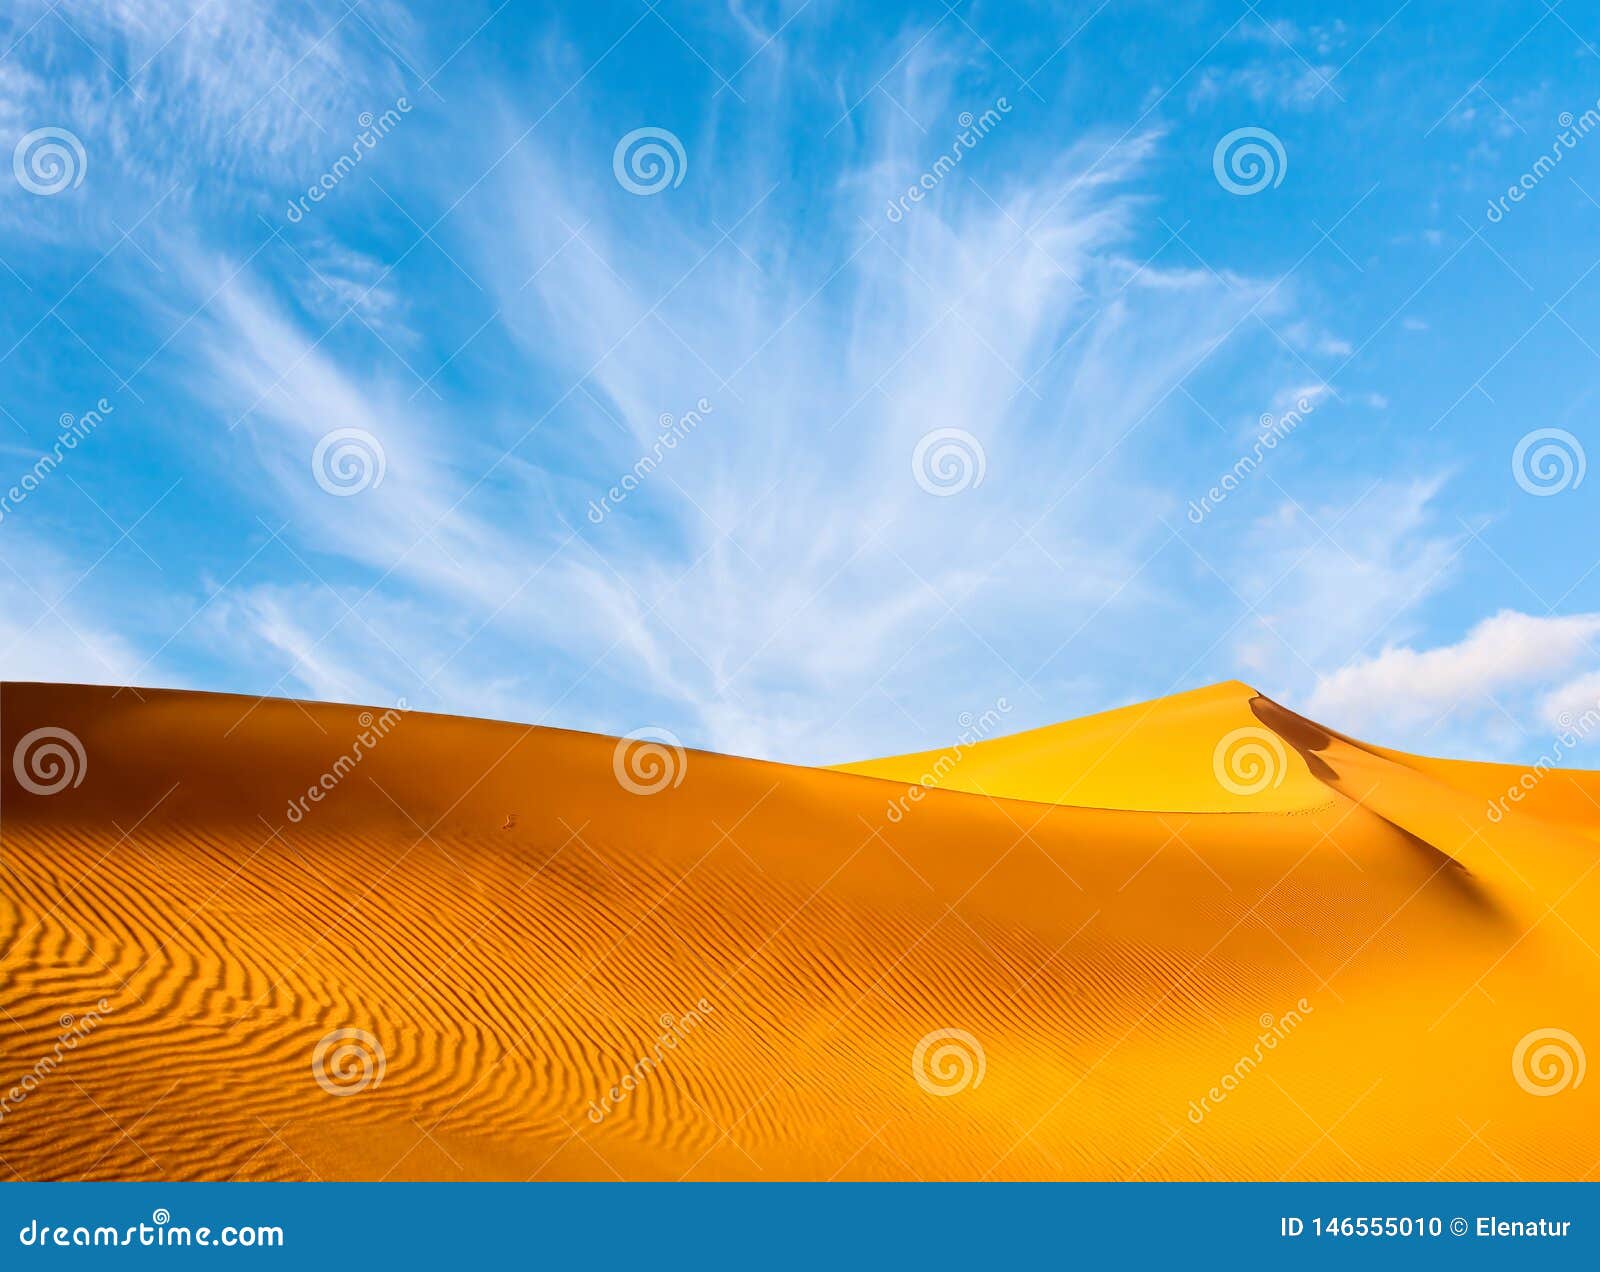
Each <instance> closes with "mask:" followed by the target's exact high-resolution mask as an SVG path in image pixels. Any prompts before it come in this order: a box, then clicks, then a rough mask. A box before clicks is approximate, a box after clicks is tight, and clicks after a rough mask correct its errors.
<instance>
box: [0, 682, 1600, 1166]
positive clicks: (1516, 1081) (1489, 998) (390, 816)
mask: <svg viewBox="0 0 1600 1272" xmlns="http://www.w3.org/2000/svg"><path fill="white" fill-rule="evenodd" d="M40 730H47V731H49V732H46V733H39V732H38V731H40ZM0 735H3V745H4V750H3V755H0V760H3V770H4V771H3V786H0V1174H4V1175H5V1176H6V1177H14V1178H25V1179H165V1178H172V1179H234V1178H237V1179H407V1178H423V1179H458V1178H471V1179H478V1178H488V1179H589V1178H593V1179H612V1178H623V1179H680V1178H687V1179H832V1178H839V1179H855V1178H862V1179H952V1178H954V1179H978V1178H993V1179H1132V1178H1139V1179H1282V1178H1287V1179H1435V1178H1437V1179H1583V1178H1588V1179H1593V1178H1595V1177H1596V1174H1597V1170H1600V1094H1597V1093H1600V1080H1597V1079H1592V1078H1591V1079H1589V1080H1587V1081H1585V1080H1583V1079H1584V1076H1585V1070H1586V1067H1587V1056H1586V1055H1585V1053H1584V1050H1583V1049H1584V1047H1586V1046H1587V1047H1590V1048H1600V994H1597V993H1596V986H1597V985H1600V871H1597V870H1596V866H1597V865H1600V844H1597V842H1596V835H1597V831H1600V775H1596V774H1593V773H1576V772H1572V773H1568V772H1549V773H1542V774H1541V773H1534V774H1532V775H1531V779H1532V781H1531V789H1528V790H1527V791H1526V793H1525V795H1524V798H1522V799H1521V800H1520V801H1510V800H1506V799H1505V798H1504V797H1505V795H1506V792H1507V791H1508V790H1509V789H1511V788H1513V787H1516V788H1518V789H1519V790H1521V789H1522V787H1523V786H1527V785H1528V782H1527V780H1525V779H1526V778H1527V777H1528V776H1529V775H1527V774H1525V773H1524V771H1523V770H1519V769H1516V768H1509V767H1504V766H1498V765H1489V764H1470V763H1461V762H1454V761H1448V760H1432V759H1424V758H1419V757H1413V756H1408V755H1404V754H1401V753H1399V752H1393V751H1388V750H1384V749H1382V748H1379V747H1374V746H1369V745H1367V744H1364V743H1361V742H1357V741H1355V740H1353V739H1350V738H1347V737H1344V736H1342V735H1340V734H1338V733H1335V732H1333V731H1331V730H1330V729H1327V728H1324V727H1322V726H1320V725H1318V724H1313V723H1311V722H1309V721H1306V720H1303V719H1302V718H1300V717H1298V716H1296V715H1294V714H1292V713H1290V712H1288V711H1286V710H1284V709H1283V708H1281V707H1278V706H1276V705H1275V704H1273V703H1271V702H1270V701H1268V700H1267V699H1265V698H1263V697H1260V696H1259V695H1257V694H1256V693H1255V692H1254V691H1253V690H1251V689H1250V688H1249V687H1247V686H1244V685H1239V684H1231V683H1230V684H1224V685H1218V686H1213V687H1212V688H1209V689H1205V690H1199V691H1196V692H1194V693H1190V694H1184V695H1179V696H1178V697H1175V698H1170V699H1164V700H1160V701H1156V702H1152V703H1147V704H1143V705H1140V706H1136V707H1131V708H1126V709H1124V710H1123V711H1119V712H1111V713H1107V714H1105V715H1101V716H1095V717H1091V718H1089V719H1086V720H1082V721H1076V722H1071V723H1068V724H1063V725H1060V726H1056V727H1055V728H1051V729H1043V730H1037V731H1034V732H1031V733H1024V734H1018V735H1015V736H1012V737H996V738H993V739H991V740H988V741H981V742H977V743H975V744H973V745H970V746H963V747H961V748H959V750H956V749H954V748H953V749H952V751H951V752H946V753H943V754H942V755H941V754H928V755H913V756H905V757H896V758H892V759H886V760H876V761H868V762H865V763H861V764H853V765H847V766H845V767H844V768H841V769H834V770H827V769H804V768H794V767H788V766H783V765H776V764H769V763H763V762H759V761H754V760H748V759H738V758H731V757H726V756H719V755H713V754H706V753H702V752H697V751H689V752H675V751H672V750H671V749H666V750H661V751H657V752H650V751H649V750H647V749H641V746H640V744H638V743H634V744H631V745H630V744H619V742H618V740H617V739H615V738H609V737H603V736H598V735H590V734H581V733H571V732H564V731H559V730H552V729H542V728H528V727H525V726H522V725H511V724H501V723H494V722H486V721H480V720H466V719H457V718H453V717H445V716H428V715H422V714H418V713H406V714H404V715H403V716H388V717H386V716H384V714H383V712H382V709H381V708H372V709H368V710H363V709H361V708H356V707H345V706H328V705H319V704H314V703H297V702H290V701H283V700H274V699H269V700H264V701H256V700H254V699H250V698H238V697H232V696H226V695H213V694H195V693H178V692H170V691H153V690H139V691H137V692H135V691H133V690H127V689H124V690H120V691H119V690H114V689H110V688H91V687H77V686H62V685H36V684H10V685H6V686H4V687H3V688H0ZM63 735H65V736H63ZM363 735H365V737H366V738H367V739H369V742H368V743H365V744H363V743H362V742H361V741H360V739H361V738H362V736H363ZM67 739H70V740H67ZM52 746H54V747H55V748H56V749H55V750H54V751H52V750H51V749H50V748H51V747H52ZM352 754H353V755H355V756H356V757H357V758H355V759H354V760H352V759H351V758H350V757H351V756H352ZM341 757H344V758H343V759H342V760H341ZM952 757H953V758H952ZM52 764H53V765H54V767H52ZM23 778H26V781H24V780H23ZM1519 784H1520V785H1519ZM312 787H316V788H317V791H318V794H319V796H320V798H319V799H316V800H311V799H309V798H307V792H308V790H309V789H310V788H312ZM657 788H659V789H657ZM297 798H299V799H301V800H302V804H301V805H300V806H298V807H299V809H300V811H299V813H298V815H292V814H293V813H294V811H295V809H296V807H297V806H296V805H294V804H293V801H294V800H296V799H297ZM1497 800H1499V801H1501V805H1502V806H1503V807H1502V810H1501V811H1500V812H1499V813H1498V814H1496V815H1491V811H1490V810H1491V808H1492V807H1493V806H1494V802H1495V801H1497Z"/></svg>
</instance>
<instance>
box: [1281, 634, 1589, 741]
mask: <svg viewBox="0 0 1600 1272" xmlns="http://www.w3.org/2000/svg"><path fill="white" fill-rule="evenodd" d="M1597 640H1600V614H1571V615H1565V616H1561V617H1542V618H1541V617H1538V616H1535V615H1531V614H1522V613H1518V612H1517V611H1515V610H1502V611H1501V612H1500V613H1498V614H1495V615H1494V616H1493V617H1491V618H1487V619H1484V620H1483V621H1482V622H1480V623H1479V624H1477V625H1476V626H1475V627H1473V628H1472V629H1471V630H1470V631H1469V632H1468V633H1467V634H1466V635H1465V636H1464V637H1463V638H1462V639H1461V640H1460V641H1458V642H1456V643H1455V644H1453V645H1442V646H1437V647H1435V648H1432V649H1417V648H1413V647H1412V646H1409V645H1389V646H1386V647H1385V648H1384V649H1383V651H1382V652H1381V653H1378V654H1376V655H1373V656H1371V657H1367V658H1361V659H1358V660H1356V661H1354V662H1352V663H1350V664H1349V665H1347V666H1345V667H1343V668H1341V669H1340V670H1338V671H1336V672H1333V673H1331V674H1329V675H1327V676H1324V677H1322V678H1320V679H1319V680H1318V682H1317V685H1316V688H1315V689H1314V690H1313V691H1312V693H1311V695H1310V696H1309V698H1308V699H1307V702H1306V708H1307V711H1308V712H1309V713H1310V714H1311V715H1313V716H1316V717H1318V718H1319V719H1323V720H1325V721H1326V722H1327V723H1329V724H1332V725H1336V726H1338V727H1349V728H1357V727H1363V726H1366V725H1368V724H1371V725H1379V724H1381V725H1384V726H1387V727H1391V728H1392V727H1401V728H1408V729H1414V728H1415V727H1416V726H1432V725H1435V724H1436V723H1437V722H1439V721H1441V720H1446V719H1450V718H1455V719H1457V720H1458V721H1459V720H1460V719H1462V718H1464V717H1481V716H1484V715H1489V714H1495V713H1502V714H1505V715H1509V716H1510V717H1511V718H1512V719H1513V720H1517V721H1518V722H1519V723H1520V722H1521V720H1523V719H1527V720H1529V721H1533V720H1536V719H1537V720H1541V721H1542V722H1543V723H1545V724H1550V723H1554V722H1555V720H1556V717H1557V715H1558V714H1559V712H1560V711H1561V710H1563V709H1571V708H1572V707H1573V706H1574V705H1576V704H1579V703H1582V705H1581V706H1580V707H1579V710H1580V711H1581V710H1586V709H1588V708H1592V707H1593V706H1594V705H1595V699H1596V697H1600V674H1590V675H1587V676H1584V677H1580V678H1579V679H1577V680H1573V681H1571V682H1569V683H1566V684H1563V685H1560V686H1559V687H1558V688H1556V689H1554V690H1553V691H1551V692H1549V693H1548V694H1546V695H1545V696H1544V697H1543V698H1542V701H1541V702H1540V704H1539V708H1538V710H1537V711H1532V710H1527V711H1524V710H1523V707H1524V704H1525V703H1526V702H1527V701H1528V693H1529V691H1532V690H1537V689H1539V688H1541V687H1545V686H1550V685H1552V684H1553V683H1554V682H1557V681H1561V680H1563V679H1564V677H1565V675H1566V674H1567V673H1568V672H1569V671H1570V669H1571V668H1572V666H1573V665H1574V664H1575V663H1579V662H1595V661H1600V651H1597V649H1596V641H1597Z"/></svg>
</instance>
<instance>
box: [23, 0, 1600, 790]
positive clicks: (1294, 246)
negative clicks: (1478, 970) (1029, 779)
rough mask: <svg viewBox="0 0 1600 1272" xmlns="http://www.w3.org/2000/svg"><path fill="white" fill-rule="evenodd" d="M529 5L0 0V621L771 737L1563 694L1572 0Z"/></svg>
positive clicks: (216, 669) (1579, 233) (151, 651)
mask: <svg viewBox="0 0 1600 1272" xmlns="http://www.w3.org/2000/svg"><path fill="white" fill-rule="evenodd" d="M531 8H532V7H531V6H512V5H504V6H500V7H496V6H494V5H492V4H473V3H463V4H457V5H451V6H418V7H416V8H414V9H408V8H405V7H401V6H397V5H393V4H388V3H377V2H375V0H357V2H356V3H353V4H350V5H346V4H344V3H342V2H336V3H332V4H328V5H323V4H298V5H293V4H291V5H280V4H268V3H254V2H252V0H238V2H237V3H229V4H226V5H224V4H220V3H216V0H212V2H211V3H209V4H201V3H198V2H197V0H167V2H164V3H163V2H151V3H140V4H134V3H131V2H129V0H103V2H102V3H82V4H63V5H45V4H35V3H30V2H29V0H22V2H21V3H17V4H13V5H10V6H8V12H7V16H6V17H5V18H3V19H0V50H3V55H0V138H3V140H4V142H5V147H6V149H7V150H9V151H10V152H11V154H12V158H13V165H12V170H11V172H10V173H9V174H6V175H5V177H4V178H0V261H3V264H0V302H3V303H0V405H3V407H4V414H3V416H0V466H3V468H4V469H5V471H4V472H0V494H4V502H0V513H3V519H0V566H3V567H4V568H3V569H0V673H3V674H4V675H5V676H6V677H7V678H18V679H58V680H74V681H98V682H107V683H134V684H140V685H170V686H180V687H190V688H203V689H218V690H229V691H235V692H243V693H249V694H270V695H284V696H302V697H311V698H319V699H330V700H342V701H355V702H372V703H388V702H392V701H394V700H396V699H400V698H403V699H405V700H406V701H407V702H408V703H409V704H410V705H411V706H413V707H418V708H423V709H428V710H439V711H451V712H459V713H465V714H475V715H486V716H493V717H498V718H504V719H514V720H523V721H529V722H538V723H545V724H554V725H562V726H566V727H573V728H583V729H591V730H597V731H603V732H613V733H623V732H627V731H629V730H632V729H636V728H640V727H646V726H653V727H660V728H666V729H669V730H671V731H672V732H673V733H675V734H676V735H677V736H678V737H680V738H682V740H683V741H684V742H685V743H686V744H689V745H697V746H705V747H712V748H716V749H723V750H730V751H736V752H741V753H747V754H756V755H763V756H769V757H773V758H782V759H793V760H801V761H824V760H842V759H847V758H854V757H857V756H860V755H866V754H872V753H883V752H890V751H899V750H909V749H916V748H921V747H930V746H937V745H940V744H942V743H944V742H947V741H949V740H950V739H952V738H953V737H955V736H956V735H958V734H959V733H960V732H961V730H962V727H963V724H962V722H963V720H965V719H968V718H970V717H971V716H979V715H982V714H983V713H984V712H985V711H988V710H990V709H992V708H993V707H994V706H995V704H996V703H997V702H999V701H1000V700H1002V699H1003V700H1004V701H1005V703H1006V704H1007V706H1008V708H1009V711H1008V713H1007V715H1006V722H1007V725H1008V727H1015V728H1023V727H1028V726H1032V725H1037V724H1045V723H1049V722H1053V721H1056V720H1060V719H1065V718H1068V717H1071V716H1075V715H1080V714H1083V713H1086V712H1090V711H1094V710H1099V709H1103V708H1107V707H1111V706H1116V705H1120V704H1123V703H1126V702H1131V701H1137V700H1140V699H1146V698H1152V697H1156V696H1160V695H1163V694H1167V693H1171V692H1176V691H1178V690H1182V689H1187V688H1192V687H1195V686H1197V685H1201V684H1205V683H1209V682H1212V681H1215V680H1220V679H1226V678H1229V677H1237V678H1241V679H1244V680H1247V681H1249V682H1250V683H1252V684H1255V685H1256V686H1257V687H1258V688H1260V689H1261V690H1262V691H1263V692H1266V693H1268V694H1270V695H1272V696H1274V697H1277V698H1279V699H1280V700H1282V701H1285V702H1287V703H1289V704H1291V705H1294V706H1296V707H1299V708H1301V709H1304V710H1308V711H1310V712H1311V713H1312V714H1315V715H1317V716H1318V717H1319V718H1322V719H1324V720H1325V721H1326V722H1327V723H1329V724H1331V725H1334V726H1335V727H1340V728H1343V729H1346V730H1348V731H1351V732H1355V733H1357V734H1361V735H1364V736H1368V737H1371V738H1372V739H1374V740H1376V741H1381V742H1387V743H1391V744H1396V745H1405V746H1409V747H1411V748H1414V749H1420V750H1425V751H1433V752H1436V753H1453V754H1462V755H1476V756H1483V757H1489V758H1514V757H1524V758H1532V757H1534V756H1537V755H1539V754H1541V753H1544V752H1547V751H1548V750H1549V749H1550V745H1551V738H1552V737H1553V736H1554V735H1555V734H1556V733H1558V732H1559V731H1560V730H1561V725H1562V719H1563V717H1562V714H1561V713H1562V712H1563V711H1568V712H1572V713H1574V714H1581V712H1582V711H1583V710H1586V709H1588V708H1591V707H1593V706H1594V705H1595V702H1596V699H1600V570H1597V568H1596V560H1595V558H1596V555H1597V554H1600V549H1597V548H1596V546H1595V534H1594V529H1595V525H1596V518H1595V512H1596V497H1597V491H1600V477H1597V478H1590V479H1588V480H1587V481H1583V480H1580V479H1579V474H1580V471H1581V470H1582V468H1584V467H1586V464H1587V455H1586V454H1585V453H1584V450H1583V448H1584V447H1585V446H1589V447H1591V448H1592V447H1593V445H1594V440H1595V432H1594V430H1593V428H1592V427H1591V419H1592V415H1593V411H1594V407H1595V405H1596V385H1597V383H1600V375H1597V373H1600V352H1597V349H1600V321H1597V320H1600V248H1597V247H1595V246H1594V244H1595V241H1596V240H1595V235H1594V234H1593V233H1592V229H1593V227H1594V225H1595V224H1596V220H1597V217H1600V116H1597V115H1595V114H1593V113H1591V114H1590V115H1589V116H1588V117H1587V119H1586V118H1585V112H1594V111H1595V110H1596V109H1597V101H1600V53H1597V48H1600V17H1597V15H1596V14H1595V13H1594V12H1593V11H1592V10H1590V11H1586V10H1585V9H1584V8H1583V7H1581V6H1577V5H1573V4H1570V3H1568V4H1558V5H1556V6H1554V7H1553V8H1552V7H1547V6H1546V5H1544V4H1542V3H1532V4H1527V5H1505V6H1499V7H1497V8H1496V9H1495V10H1494V11H1493V12H1492V13H1490V12H1485V13H1482V14H1478V15H1476V16H1474V18H1473V20H1472V21H1471V22H1466V21H1463V20H1462V19H1461V16H1460V12H1459V7H1458V6H1453V5H1452V6H1446V5H1443V4H1436V3H1425V2H1424V0H1413V2H1412V3H1408V4H1399V3H1398V0H1396V3H1395V4H1387V3H1386V4H1382V5H1374V6H1370V7H1365V6H1357V7H1356V8H1355V10H1354V11H1353V12H1352V13H1350V14H1347V15H1346V16H1345V17H1344V18H1342V19H1339V20H1330V19H1328V18H1326V17H1325V16H1322V15H1321V14H1320V13H1319V12H1318V8H1309V7H1302V6H1295V5H1286V6H1279V7H1268V6H1259V5H1257V6H1250V5H1243V4H1177V5H1174V4H1170V3H1163V4H1159V5H1158V4H1144V3H1136V2H1132V0H1108V2H1107V3H1104V4H1099V3H1078V4H1070V5H1048V4H1032V3H1023V4H1006V5H997V4H982V3H961V4H957V5H955V6H954V7H948V6H946V5H945V4H943V3H937V2H936V3H932V4H928V5H907V6H903V7H902V6H894V5H873V6H850V7H847V6H843V5H839V4H835V3H828V2H826V0H810V2H809V3H782V4H767V5H762V4H733V5H728V6H717V5H692V4H672V3H662V4H659V5H656V6H654V7H651V6H647V5H645V4H643V3H640V2H637V0H633V2H628V0H617V2H616V3H610V2H602V3H598V4H589V5H581V6H580V5H553V6H538V7H537V8H538V11H537V12H529V9H531ZM1591 126H1593V128H1594V131H1593V133H1591V132H1590V128H1591ZM640 129H645V130H651V131H649V132H647V133H646V134H644V135H643V136H642V137H636V138H635V139H634V141H633V143H632V145H630V146H624V147H620V148H619V143H621V142H622V141H623V139H624V138H626V137H627V136H628V135H629V134H633V133H635V132H636V130H640ZM41 130H54V131H41ZM1238 130H1247V131H1246V132H1245V133H1243V134H1242V135H1241V136H1240V137H1238V138H1236V139H1235V142H1234V144H1233V146H1224V147H1222V148H1220V149H1219V143H1222V142H1223V141H1224V139H1225V138H1228V137H1229V136H1230V134H1235V133H1237V132H1238ZM62 134H67V135H66V136H63V135H62ZM1241 143H1242V144H1245V145H1246V146H1254V147H1255V153H1254V155H1253V156H1252V155H1251V154H1250V153H1248V152H1246V153H1244V154H1238V153H1236V149H1237V146H1238V145H1239V144H1241ZM641 144H643V145H645V146H646V147H647V149H646V150H645V151H642V152H641V151H640V150H639V146H640V145H641ZM652 146H653V149H650V148H649V147H652ZM1541 156H1543V157H1544V158H1543V160H1541ZM1252 162H1254V163H1256V166H1255V167H1252V166H1251V164H1252ZM1263 165H1264V166H1263ZM1513 186H1516V187H1517V190H1518V194H1517V197H1516V198H1515V200H1512V199H1510V198H1509V197H1506V198H1504V201H1503V202H1501V203H1499V204H1498V205H1497V204H1496V203H1495V201H1496V200H1501V199H1502V197H1503V196H1507V191H1508V190H1509V189H1510V188H1511V187H1513ZM314 187H315V188H316V190H317V195H316V197H315V198H313V197H312V196H311V195H310V193H309V192H310V191H311V190H312V189H313V188H314ZM912 189H915V190H916V191H917V197H916V198H912V197H911V196H910V195H909V194H908V192H909V191H911V190H912ZM91 412H92V413H93V414H86V413H91ZM1286 412H1288V413H1290V414H1288V415H1287V416H1286V414H1285V413H1286ZM64 417H66V419H65V421H64ZM1263 417H1269V418H1268V419H1266V420H1265V421H1264V420H1263ZM63 430H66V431H68V432H74V433H75V434H76V435H75V436H74V438H73V444H71V445H70V446H63V445H60V444H59V443H58V439H59V438H60V437H61V435H62V433H63ZM1264 432H1267V433H1271V434H1272V436H1273V444H1272V445H1270V446H1264V445H1262V443H1261V442H1260V440H1259V439H1260V438H1261V437H1262V435H1263V433H1264ZM330 434H333V435H334V436H332V437H331V438H330V436H329V435H330ZM664 434H665V435H669V436H670V437H671V444H670V445H668V444H666V443H665V442H664V440H663V436H664ZM1530 434H1534V435H1535V436H1533V437H1531V438H1530ZM1525 438H1526V439H1529V440H1528V441H1527V443H1526V444H1525V445H1524V444H1522V443H1523V441H1524V439H1525ZM1519 446H1520V450H1519ZM41 455H48V456H50V457H51V460H52V462H50V463H47V464H46V465H45V466H44V468H43V469H42V470H41V469H40V468H39V461H40V457H41ZM380 460H381V478H380V476H379V473H380V468H379V463H380ZM641 460H645V461H647V462H646V463H645V464H644V466H643V467H640V463H641ZM1242 460H1243V461H1244V466H1243V467H1242V468H1241V467H1240V464H1241V461H1242ZM1519 463H1520V466H1521V467H1520V471H1519V468H1518V464H1519ZM625 474H639V476H638V480H637V481H632V479H631V478H630V481H631V483H632V488H631V489H622V488H621V486H620V485H619V483H621V481H622V478H623V476H624V475H625ZM1224 474H1233V477H1232V478H1230V482H1231V484H1230V485H1229V486H1228V488H1226V489H1223V488H1221V487H1220V486H1219V483H1220V482H1221V479H1222V478H1223V475H1224ZM980 476H981V480H980ZM25 477H27V478H28V480H27V482H26V483H24V484H23V485H19V484H18V483H23V482H24V478H25ZM1519 477H1520V478H1521V480H1519ZM319 478H320V480H319ZM341 484H342V485H341ZM24 485H26V488H24ZM352 486H354V487H360V488H359V489H356V490H353V491H352V490H349V489H346V488H345V487H352ZM1214 486H1216V487H1219V489H1220V491H1221V493H1222V494H1223V495H1225V498H1223V499H1221V500H1215V499H1209V500H1208V497H1207V492H1208V491H1210V490H1211V488H1212V487H1214ZM5 487H10V488H11V491H10V493H6V492H5V491H4V490H3V488H5ZM613 487H617V488H618V489H619V491H620V493H621V494H622V495H623V496H625V497H623V498H621V499H614V498H611V497H610V496H608V493H607V492H608V491H610V490H611V489H612V488H613ZM336 492H337V493H336ZM18 495H20V498H19V497H17V496H18Z"/></svg>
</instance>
